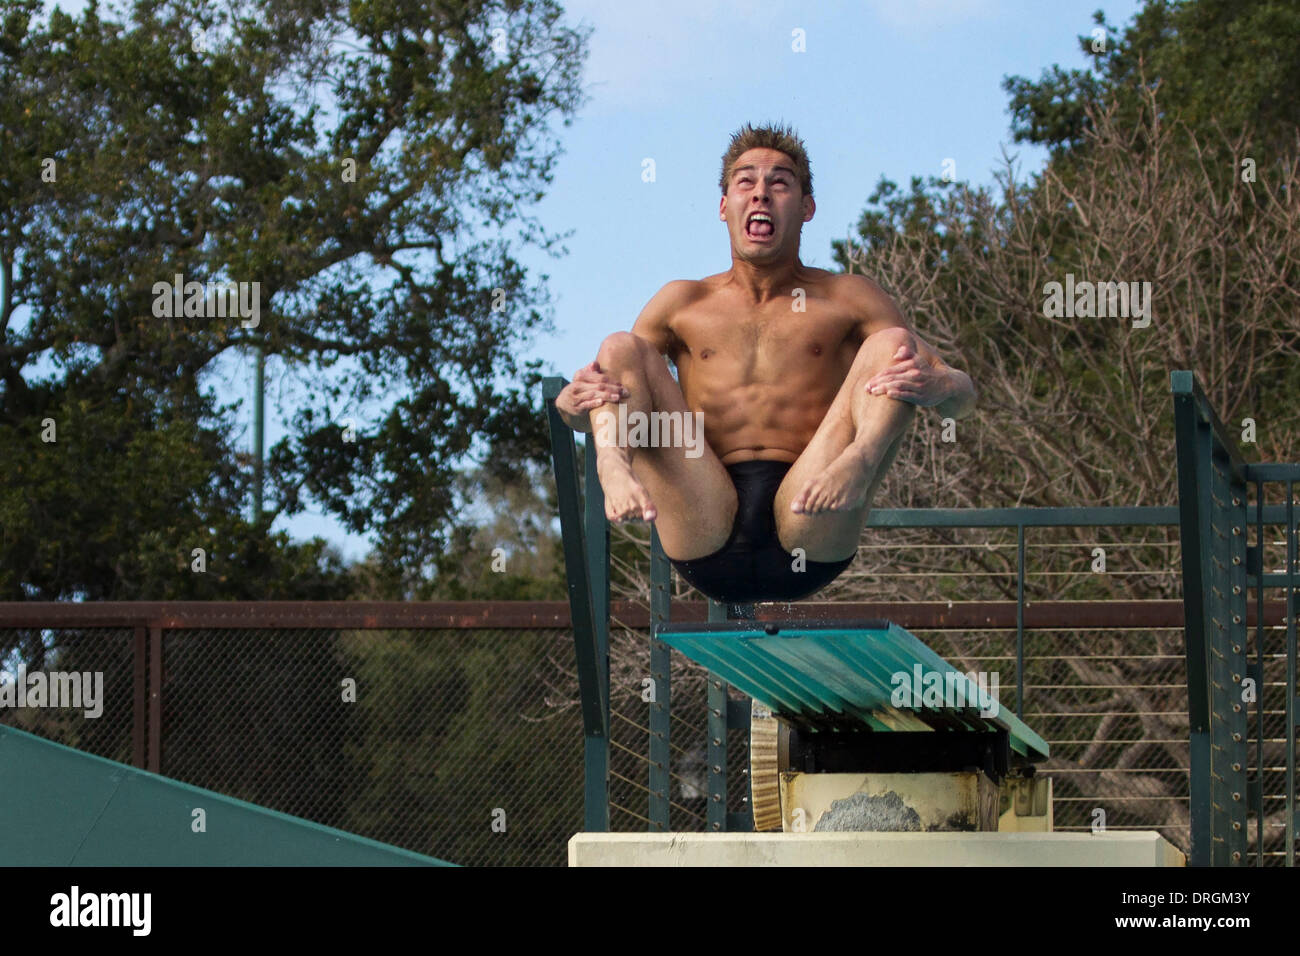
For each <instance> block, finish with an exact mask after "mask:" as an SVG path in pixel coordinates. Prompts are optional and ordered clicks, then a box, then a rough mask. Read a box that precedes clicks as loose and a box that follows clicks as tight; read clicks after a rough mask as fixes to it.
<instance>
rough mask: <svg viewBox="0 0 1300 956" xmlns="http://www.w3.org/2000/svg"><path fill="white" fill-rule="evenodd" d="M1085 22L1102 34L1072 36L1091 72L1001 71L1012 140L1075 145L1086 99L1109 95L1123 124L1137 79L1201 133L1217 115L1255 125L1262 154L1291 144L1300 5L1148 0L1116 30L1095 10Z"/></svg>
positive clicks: (1098, 101) (1131, 113)
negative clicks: (1099, 39)
mask: <svg viewBox="0 0 1300 956" xmlns="http://www.w3.org/2000/svg"><path fill="white" fill-rule="evenodd" d="M1093 22H1094V23H1096V24H1097V26H1098V27H1101V28H1102V29H1104V30H1105V31H1106V37H1105V44H1104V48H1100V47H1101V44H1099V43H1096V41H1095V38H1094V37H1093V36H1091V35H1089V36H1080V37H1079V46H1080V49H1081V50H1082V51H1083V53H1084V55H1085V56H1086V57H1088V58H1090V59H1091V60H1092V64H1091V72H1088V71H1085V70H1078V69H1072V68H1071V69H1064V68H1062V67H1060V66H1059V65H1053V66H1052V67H1051V68H1050V69H1048V70H1046V71H1044V73H1043V75H1042V77H1041V78H1040V79H1039V80H1037V81H1033V80H1029V79H1026V78H1024V77H1019V76H1011V77H1007V78H1006V79H1005V80H1004V81H1003V89H1005V90H1006V92H1007V93H1009V94H1010V96H1011V101H1010V104H1009V109H1010V111H1011V115H1012V131H1013V133H1014V135H1015V139H1016V141H1017V142H1030V143H1039V144H1041V145H1045V146H1050V147H1052V149H1053V150H1054V151H1056V152H1062V151H1066V152H1068V151H1069V150H1072V149H1078V148H1079V147H1081V146H1082V145H1083V131H1084V130H1085V129H1086V128H1088V127H1089V120H1088V118H1087V116H1086V114H1085V109H1086V107H1088V106H1093V107H1094V108H1100V107H1102V106H1103V105H1104V101H1105V100H1107V99H1110V98H1112V97H1115V98H1118V102H1119V106H1120V113H1119V114H1118V116H1117V119H1118V121H1119V122H1120V123H1121V125H1125V124H1127V125H1131V124H1133V123H1135V122H1136V121H1137V116H1138V113H1139V112H1140V110H1141V108H1142V103H1141V96H1140V95H1139V93H1138V90H1139V89H1140V88H1141V86H1142V85H1143V84H1144V83H1145V84H1147V85H1150V86H1158V88H1159V94H1160V96H1159V99H1160V103H1161V109H1162V111H1163V112H1164V114H1165V115H1166V116H1168V117H1170V118H1172V117H1175V116H1176V117H1177V118H1178V119H1180V120H1181V121H1182V122H1184V123H1186V124H1187V125H1188V127H1189V128H1190V129H1191V130H1192V131H1193V132H1194V133H1196V134H1198V135H1200V136H1201V137H1202V141H1203V142H1204V141H1207V140H1208V139H1210V137H1208V136H1206V135H1205V134H1207V133H1209V132H1210V131H1211V129H1212V128H1213V126H1214V124H1216V123H1217V124H1219V125H1220V127H1221V128H1222V129H1225V130H1234V129H1242V128H1245V127H1251V128H1253V129H1254V130H1256V133H1257V144H1258V145H1257V149H1258V150H1259V152H1260V154H1261V155H1262V156H1263V157H1266V158H1272V156H1274V155H1275V154H1276V153H1277V152H1278V151H1279V150H1283V149H1285V148H1287V147H1288V146H1290V145H1291V141H1292V137H1293V135H1294V130H1295V127H1296V123H1297V120H1298V118H1300V113H1298V112H1297V107H1296V102H1297V100H1300V57H1297V55H1296V37H1297V36H1300V5H1297V4H1296V3H1295V2H1294V0H1176V2H1170V0H1149V2H1148V3H1147V5H1146V6H1145V7H1143V8H1142V9H1141V10H1140V11H1139V12H1138V13H1137V14H1136V15H1135V16H1134V18H1133V22H1132V23H1131V24H1129V25H1128V26H1127V27H1125V28H1124V30H1123V32H1122V33H1121V32H1120V30H1119V29H1117V28H1116V27H1114V26H1111V25H1109V24H1107V23H1106V20H1105V14H1104V13H1103V11H1101V10H1098V11H1096V12H1095V13H1094V14H1093ZM1094 47H1099V48H1097V49H1094Z"/></svg>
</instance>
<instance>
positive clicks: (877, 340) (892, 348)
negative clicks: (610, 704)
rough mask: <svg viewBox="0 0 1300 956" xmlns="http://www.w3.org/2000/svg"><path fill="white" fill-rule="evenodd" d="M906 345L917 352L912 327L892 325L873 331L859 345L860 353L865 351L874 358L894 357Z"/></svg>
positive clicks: (913, 351)
mask: <svg viewBox="0 0 1300 956" xmlns="http://www.w3.org/2000/svg"><path fill="white" fill-rule="evenodd" d="M904 345H906V346H907V347H908V348H909V349H911V350H912V353H913V354H915V353H916V347H917V343H916V336H915V335H914V334H913V333H912V330H911V329H905V328H902V327H901V326H891V327H890V328H887V329H879V330H877V331H875V332H872V333H871V334H870V335H868V336H867V337H866V339H865V340H863V342H862V345H861V346H859V348H858V351H859V353H865V354H867V355H869V356H872V357H874V358H878V357H879V356H880V355H884V356H886V357H887V358H893V356H894V355H895V353H897V352H898V350H899V349H900V348H902V347H903V346H904Z"/></svg>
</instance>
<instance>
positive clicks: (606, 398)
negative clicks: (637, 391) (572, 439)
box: [555, 361, 627, 432]
mask: <svg viewBox="0 0 1300 956" xmlns="http://www.w3.org/2000/svg"><path fill="white" fill-rule="evenodd" d="M623 398H627V389H626V388H624V387H623V386H622V385H620V384H619V383H618V382H616V381H614V380H613V379H612V378H610V377H609V376H608V375H606V374H605V373H604V372H602V371H601V369H600V366H599V365H597V364H596V363H595V362H594V361H593V362H592V363H591V364H590V365H584V366H583V367H582V368H580V369H578V371H576V372H574V373H573V381H572V382H570V383H569V384H568V385H566V386H564V388H563V389H561V390H560V394H559V395H557V396H555V408H556V410H557V411H558V412H559V413H560V416H561V417H562V418H563V419H564V421H565V423H566V424H568V426H569V427H570V428H573V429H575V430H577V431H584V432H585V431H591V421H590V415H589V412H590V411H591V410H592V409H593V408H599V407H600V406H601V405H604V404H606V403H608V402H617V401H619V400H620V399H623Z"/></svg>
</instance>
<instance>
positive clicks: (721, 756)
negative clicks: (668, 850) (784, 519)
mask: <svg viewBox="0 0 1300 956" xmlns="http://www.w3.org/2000/svg"><path fill="white" fill-rule="evenodd" d="M709 620H710V621H725V620H727V608H726V606H725V605H723V604H719V603H718V602H717V601H713V600H710V601H709ZM708 703H709V720H708V732H709V746H708V760H709V806H708V811H707V812H706V814H705V821H706V825H707V827H708V831H709V832H710V833H720V832H723V831H725V830H726V829H727V684H726V682H725V681H723V679H722V678H721V677H719V676H718V675H717V674H714V673H712V672H710V674H709V695H708Z"/></svg>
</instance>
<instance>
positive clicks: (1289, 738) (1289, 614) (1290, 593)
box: [1285, 481, 1297, 866]
mask: <svg viewBox="0 0 1300 956" xmlns="http://www.w3.org/2000/svg"><path fill="white" fill-rule="evenodd" d="M1296 533H1297V530H1296V517H1295V491H1294V488H1293V483H1292V482H1291V481H1287V483H1286V605H1285V607H1286V865H1287V866H1295V815H1296V799H1295V797H1296V794H1295V762H1296V756H1295V723H1296V620H1295V619H1296V610H1297V608H1296V570H1297V569H1296V564H1297V556H1296V549H1297V542H1296Z"/></svg>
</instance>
